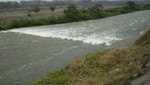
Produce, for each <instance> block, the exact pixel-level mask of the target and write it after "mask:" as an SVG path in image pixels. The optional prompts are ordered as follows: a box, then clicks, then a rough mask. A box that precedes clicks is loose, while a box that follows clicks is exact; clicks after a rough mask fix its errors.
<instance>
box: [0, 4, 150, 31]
mask: <svg viewBox="0 0 150 85" xmlns="http://www.w3.org/2000/svg"><path fill="white" fill-rule="evenodd" d="M148 9H150V5H149V4H146V5H137V4H135V3H134V2H128V3H127V5H126V6H123V7H118V8H112V9H106V10H104V9H103V6H102V5H95V6H93V7H90V8H83V9H78V8H77V7H76V6H74V5H69V6H68V7H67V9H66V10H64V15H62V16H58V17H55V16H51V17H47V18H41V19H34V18H33V16H34V15H32V14H27V16H28V17H29V19H17V20H13V21H10V22H9V23H6V24H4V25H1V26H0V30H8V29H13V28H20V27H30V26H40V25H51V24H61V23H69V22H79V21H85V20H93V19H101V18H106V17H110V16H115V15H120V14H126V13H130V12H134V11H141V10H148Z"/></svg>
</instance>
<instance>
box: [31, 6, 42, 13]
mask: <svg viewBox="0 0 150 85" xmlns="http://www.w3.org/2000/svg"><path fill="white" fill-rule="evenodd" d="M40 10H41V9H40V7H39V6H35V7H34V8H33V11H34V12H39V11H40Z"/></svg>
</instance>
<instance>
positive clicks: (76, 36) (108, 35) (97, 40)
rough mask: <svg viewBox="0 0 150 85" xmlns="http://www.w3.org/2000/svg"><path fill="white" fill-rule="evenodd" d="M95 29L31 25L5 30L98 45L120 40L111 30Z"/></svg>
mask: <svg viewBox="0 0 150 85" xmlns="http://www.w3.org/2000/svg"><path fill="white" fill-rule="evenodd" d="M95 30H96V29H88V28H85V27H77V28H74V27H68V28H65V27H61V26H60V28H58V27H49V28H48V27H41V28H40V27H32V28H21V29H12V30H9V31H7V32H17V33H24V34H30V35H36V36H40V37H51V38H60V39H65V40H73V41H82V42H84V43H88V44H92V45H98V44H104V45H106V46H111V44H112V43H113V42H114V41H119V40H122V39H121V38H119V37H117V36H116V33H113V32H112V31H100V32H97V31H95Z"/></svg>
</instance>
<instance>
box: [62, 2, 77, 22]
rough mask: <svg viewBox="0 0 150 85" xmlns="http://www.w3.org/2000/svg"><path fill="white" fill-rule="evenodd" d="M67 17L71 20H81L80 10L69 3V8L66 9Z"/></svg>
mask: <svg viewBox="0 0 150 85" xmlns="http://www.w3.org/2000/svg"><path fill="white" fill-rule="evenodd" d="M64 13H65V17H66V18H67V19H68V20H69V21H79V20H80V11H79V10H78V9H77V7H76V6H75V5H73V4H71V5H68V7H67V9H66V10H64Z"/></svg>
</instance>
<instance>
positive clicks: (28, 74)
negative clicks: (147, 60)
mask: <svg viewBox="0 0 150 85" xmlns="http://www.w3.org/2000/svg"><path fill="white" fill-rule="evenodd" d="M149 27H150V10H146V11H139V12H133V13H129V14H123V15H118V16H113V17H108V18H104V19H97V20H89V21H83V22H74V23H67V24H58V25H49V26H37V27H27V28H19V29H12V30H8V31H1V32H0V85H31V84H32V83H33V82H35V81H37V80H39V79H40V78H42V77H44V76H45V75H47V74H48V73H49V72H51V71H53V70H56V69H59V68H64V67H65V66H66V65H67V64H69V63H70V62H72V61H74V60H76V59H79V58H81V57H83V56H85V55H87V54H89V53H93V52H97V51H100V50H105V49H111V48H116V47H117V48H118V47H119V48H121V47H126V46H129V45H131V43H133V42H134V41H135V40H136V39H137V38H139V37H140V36H141V34H143V33H144V31H146V30H147V29H148V28H149Z"/></svg>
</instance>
